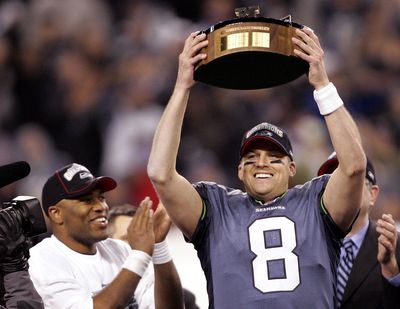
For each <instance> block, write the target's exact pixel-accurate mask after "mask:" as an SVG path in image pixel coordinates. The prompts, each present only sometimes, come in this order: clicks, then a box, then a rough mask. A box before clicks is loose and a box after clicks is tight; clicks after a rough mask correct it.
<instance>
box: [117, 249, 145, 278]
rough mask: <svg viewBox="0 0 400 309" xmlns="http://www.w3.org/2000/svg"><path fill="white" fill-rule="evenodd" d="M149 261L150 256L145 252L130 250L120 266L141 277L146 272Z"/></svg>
mask: <svg viewBox="0 0 400 309" xmlns="http://www.w3.org/2000/svg"><path fill="white" fill-rule="evenodd" d="M150 261H151V256H150V255H148V254H147V253H146V252H143V251H139V250H132V251H131V252H130V253H129V255H128V257H127V258H126V260H125V263H124V264H123V265H122V268H126V269H128V270H130V271H132V272H134V273H136V274H138V275H139V276H140V277H143V274H144V272H145V271H146V268H147V266H148V265H149V263H150Z"/></svg>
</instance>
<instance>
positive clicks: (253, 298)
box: [191, 175, 344, 309]
mask: <svg viewBox="0 0 400 309" xmlns="http://www.w3.org/2000/svg"><path fill="white" fill-rule="evenodd" d="M328 179H329V178H328V176H326V175H325V176H321V177H318V178H314V179H313V180H311V181H309V182H307V183H305V184H304V185H301V186H296V187H294V188H291V189H289V190H288V191H287V192H286V193H285V194H283V195H282V196H280V197H278V198H276V199H275V200H273V201H270V202H267V203H264V204H263V203H261V202H259V201H256V200H255V199H254V198H252V197H251V196H249V195H248V194H247V193H244V192H243V191H241V190H235V189H231V188H227V187H224V186H221V185H218V184H216V183H211V182H199V183H196V184H195V185H194V186H195V188H196V190H197V192H198V193H199V194H200V195H201V197H202V199H203V202H204V208H203V214H202V217H201V219H200V221H199V224H198V226H197V228H196V231H195V233H194V235H193V237H192V239H191V241H192V243H193V244H194V246H195V248H196V250H197V254H198V257H199V259H200V262H201V265H202V268H203V270H204V273H205V276H206V278H207V290H208V296H209V304H210V305H209V307H210V308H218V309H220V308H229V309H234V308H238V309H239V308H240V309H243V308H246V309H248V308H263V309H265V308H272V309H290V308H301V309H305V308H307V309H309V308H317V309H323V308H334V287H335V273H336V271H335V269H336V265H337V261H338V254H339V248H340V239H341V238H342V237H343V236H344V235H343V233H341V231H340V230H339V228H338V227H337V226H336V225H335V224H334V222H333V221H332V219H331V218H330V216H329V214H327V213H326V212H324V209H323V207H322V206H321V196H322V192H323V190H324V188H325V185H326V183H327V181H328Z"/></svg>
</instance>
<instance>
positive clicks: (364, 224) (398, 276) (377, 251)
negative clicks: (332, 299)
mask: <svg viewBox="0 0 400 309" xmlns="http://www.w3.org/2000/svg"><path fill="white" fill-rule="evenodd" d="M337 166H338V160H337V157H336V153H332V154H331V155H330V156H329V158H328V159H327V160H326V161H325V162H324V163H323V164H322V165H321V167H320V168H319V170H318V176H320V175H323V174H331V173H333V172H334V170H335V169H336V168H337ZM378 195H379V186H378V185H377V179H376V174H375V169H374V167H373V165H372V163H371V162H370V161H368V163H367V171H366V177H365V183H364V190H363V199H362V205H361V210H360V213H359V214H358V217H357V219H356V221H355V222H354V224H353V227H352V229H351V231H350V232H349V233H348V234H347V236H346V237H345V239H344V243H345V244H346V243H347V242H351V245H352V248H351V249H350V250H351V257H349V258H348V259H350V262H349V261H348V260H347V259H346V266H344V269H342V268H341V266H339V268H338V274H337V291H338V293H337V296H338V304H339V307H338V308H341V309H356V308H363V309H367V308H371V309H378V308H386V309H396V308H398V306H399V304H400V272H399V265H400V246H399V245H398V242H397V241H398V238H399V236H398V233H397V231H396V225H395V221H394V220H393V217H392V216H391V215H387V214H383V215H382V218H381V219H379V220H378V221H377V222H376V223H375V222H373V221H372V220H371V219H370V216H369V215H370V212H371V209H372V208H373V207H374V205H375V203H376V200H377V198H378ZM345 247H347V245H343V246H342V248H341V260H344V259H345V256H346V250H345ZM351 264H352V265H351ZM340 265H341V264H340ZM347 276H348V277H347Z"/></svg>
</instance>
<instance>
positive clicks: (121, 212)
mask: <svg viewBox="0 0 400 309" xmlns="http://www.w3.org/2000/svg"><path fill="white" fill-rule="evenodd" d="M136 209H137V207H135V206H134V205H132V204H122V205H118V206H114V207H112V208H111V209H110V211H109V212H108V229H109V231H110V233H111V232H112V233H113V231H112V229H113V224H114V221H115V219H116V218H117V217H118V216H128V217H133V216H134V215H135V213H136Z"/></svg>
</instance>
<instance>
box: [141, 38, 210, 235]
mask: <svg viewBox="0 0 400 309" xmlns="http://www.w3.org/2000/svg"><path fill="white" fill-rule="evenodd" d="M207 44H208V41H207V40H206V35H205V34H200V35H199V34H198V32H194V33H192V34H190V35H189V37H188V38H187V39H186V41H185V45H184V48H183V51H182V53H181V54H180V55H179V69H178V76H177V80H176V84H175V88H174V91H173V93H172V96H171V98H170V100H169V102H168V104H167V106H166V108H165V110H164V113H163V115H162V117H161V120H160V122H159V124H158V127H157V130H156V132H155V135H154V140H153V146H152V150H151V153H150V157H149V162H148V167H147V172H148V175H149V177H150V179H151V181H152V183H153V185H154V187H155V189H156V191H157V194H158V196H159V197H160V199H161V201H162V202H163V204H164V206H165V208H166V210H167V212H168V214H169V215H170V217H171V219H172V221H173V222H174V223H175V224H176V225H177V226H178V227H179V228H180V229H181V230H182V232H183V233H184V234H185V235H186V236H187V237H188V238H191V236H192V235H193V233H194V230H195V228H196V226H197V223H198V220H199V218H200V215H201V211H202V201H201V198H200V196H199V194H198V193H197V191H196V190H195V189H194V188H193V186H192V185H191V184H190V182H189V181H188V180H186V179H185V178H184V177H183V176H181V175H180V174H178V172H177V171H176V159H177V153H178V148H179V143H180V137H181V130H182V124H183V117H184V114H185V111H186V106H187V102H188V98H189V93H190V88H191V87H192V86H193V85H194V80H193V72H194V67H195V65H196V64H197V63H198V62H199V61H200V60H201V59H204V58H205V57H206V55H205V54H201V53H199V51H200V50H201V49H202V48H203V47H205V46H207Z"/></svg>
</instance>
